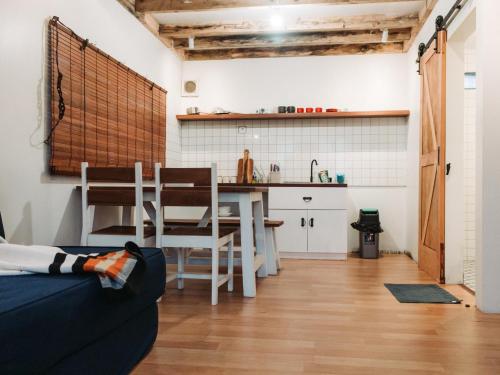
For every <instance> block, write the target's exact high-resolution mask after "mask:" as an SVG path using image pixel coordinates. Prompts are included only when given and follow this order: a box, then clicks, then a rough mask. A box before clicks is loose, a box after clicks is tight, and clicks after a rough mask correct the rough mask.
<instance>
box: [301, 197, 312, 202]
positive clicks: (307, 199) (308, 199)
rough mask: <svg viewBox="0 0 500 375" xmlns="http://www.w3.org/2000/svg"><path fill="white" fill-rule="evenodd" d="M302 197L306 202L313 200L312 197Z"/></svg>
mask: <svg viewBox="0 0 500 375" xmlns="http://www.w3.org/2000/svg"><path fill="white" fill-rule="evenodd" d="M302 199H303V200H304V202H310V201H312V197H302Z"/></svg>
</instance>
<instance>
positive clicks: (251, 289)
mask: <svg viewBox="0 0 500 375" xmlns="http://www.w3.org/2000/svg"><path fill="white" fill-rule="evenodd" d="M239 207H240V228H241V268H242V273H243V295H244V296H245V297H255V296H256V295H257V290H256V285H255V271H254V268H253V267H254V255H253V223H252V203H251V201H250V196H249V194H241V195H240V197H239Z"/></svg>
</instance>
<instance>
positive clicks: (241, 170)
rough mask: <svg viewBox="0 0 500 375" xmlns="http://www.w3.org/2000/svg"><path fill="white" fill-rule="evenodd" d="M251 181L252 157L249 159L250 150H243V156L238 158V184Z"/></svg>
mask: <svg viewBox="0 0 500 375" xmlns="http://www.w3.org/2000/svg"><path fill="white" fill-rule="evenodd" d="M252 181H253V159H250V151H248V150H245V151H243V158H242V159H238V174H237V176H236V182H237V183H238V184H251V183H252Z"/></svg>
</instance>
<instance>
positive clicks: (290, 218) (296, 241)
mask: <svg viewBox="0 0 500 375" xmlns="http://www.w3.org/2000/svg"><path fill="white" fill-rule="evenodd" d="M269 218H270V219H273V220H283V221H284V224H283V225H282V226H281V227H279V228H276V229H275V233H276V246H277V248H278V250H279V251H288V252H303V253H305V252H307V210H269Z"/></svg>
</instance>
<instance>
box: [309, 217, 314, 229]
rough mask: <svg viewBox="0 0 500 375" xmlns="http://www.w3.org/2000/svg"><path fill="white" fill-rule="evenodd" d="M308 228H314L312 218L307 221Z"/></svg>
mask: <svg viewBox="0 0 500 375" xmlns="http://www.w3.org/2000/svg"><path fill="white" fill-rule="evenodd" d="M309 226H310V227H311V228H312V227H314V218H313V217H312V218H310V219H309Z"/></svg>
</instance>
